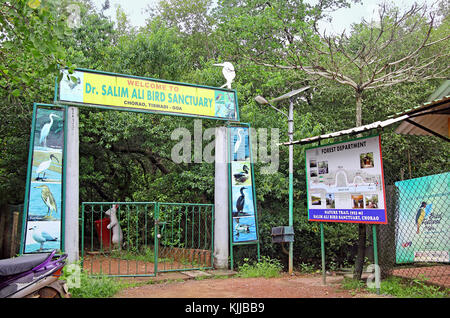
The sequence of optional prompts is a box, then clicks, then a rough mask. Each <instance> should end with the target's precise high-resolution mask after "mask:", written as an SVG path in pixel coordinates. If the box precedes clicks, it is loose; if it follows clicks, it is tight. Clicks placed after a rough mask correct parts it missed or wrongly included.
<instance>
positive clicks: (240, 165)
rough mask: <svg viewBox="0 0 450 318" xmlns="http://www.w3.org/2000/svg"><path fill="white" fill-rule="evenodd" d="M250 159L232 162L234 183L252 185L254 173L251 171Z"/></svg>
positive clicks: (234, 184)
mask: <svg viewBox="0 0 450 318" xmlns="http://www.w3.org/2000/svg"><path fill="white" fill-rule="evenodd" d="M250 168H251V165H250V161H235V162H232V163H231V171H232V185H233V186H251V185H252V173H251V171H250Z"/></svg>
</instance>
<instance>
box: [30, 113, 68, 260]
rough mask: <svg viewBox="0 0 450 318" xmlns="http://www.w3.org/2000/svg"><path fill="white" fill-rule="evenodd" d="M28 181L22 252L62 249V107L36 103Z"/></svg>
mask: <svg viewBox="0 0 450 318" xmlns="http://www.w3.org/2000/svg"><path fill="white" fill-rule="evenodd" d="M32 132H34V143H33V144H32V147H31V148H30V152H31V154H32V159H31V167H30V168H31V170H29V171H28V173H29V174H31V175H30V176H29V177H30V183H29V185H28V187H27V191H28V192H27V194H26V195H27V210H26V213H27V215H26V222H24V227H25V229H24V233H25V236H24V242H23V244H24V253H35V252H37V253H40V252H46V251H51V250H54V249H58V250H60V249H61V225H62V223H61V220H62V214H63V197H62V196H63V187H62V180H63V150H64V149H63V148H64V109H63V108H60V107H47V106H43V107H37V108H36V117H35V121H34V126H33V127H32Z"/></svg>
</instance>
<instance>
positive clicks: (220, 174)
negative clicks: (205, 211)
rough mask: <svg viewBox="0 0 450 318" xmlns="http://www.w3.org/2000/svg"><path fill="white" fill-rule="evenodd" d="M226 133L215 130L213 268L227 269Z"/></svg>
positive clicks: (222, 130)
mask: <svg viewBox="0 0 450 318" xmlns="http://www.w3.org/2000/svg"><path fill="white" fill-rule="evenodd" d="M228 220H229V212H228V133H227V127H217V128H216V139H215V179H214V267H216V268H219V269H228V255H229V246H228V245H229V237H228V235H229V228H228Z"/></svg>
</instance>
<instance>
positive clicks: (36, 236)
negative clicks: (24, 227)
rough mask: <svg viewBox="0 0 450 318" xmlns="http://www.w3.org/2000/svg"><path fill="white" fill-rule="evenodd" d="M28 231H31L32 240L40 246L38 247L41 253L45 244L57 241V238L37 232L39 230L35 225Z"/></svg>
mask: <svg viewBox="0 0 450 318" xmlns="http://www.w3.org/2000/svg"><path fill="white" fill-rule="evenodd" d="M29 230H30V231H33V234H32V238H33V240H35V241H36V242H38V243H39V244H41V246H40V247H39V250H40V251H41V250H42V249H43V248H44V243H45V242H55V241H57V240H58V238H56V237H54V236H52V235H50V234H48V233H47V232H44V231H41V230H39V228H38V227H37V226H36V225H35V226H33V227H32V228H30V229H29Z"/></svg>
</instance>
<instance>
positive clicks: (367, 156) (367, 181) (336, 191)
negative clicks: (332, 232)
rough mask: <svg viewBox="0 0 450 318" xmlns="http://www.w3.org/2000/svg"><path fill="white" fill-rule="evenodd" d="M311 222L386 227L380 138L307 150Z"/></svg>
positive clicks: (307, 178)
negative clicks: (365, 224)
mask: <svg viewBox="0 0 450 318" xmlns="http://www.w3.org/2000/svg"><path fill="white" fill-rule="evenodd" d="M306 174H307V175H306V180H307V188H308V219H309V221H321V222H350V223H368V224H386V223H387V218H386V206H385V193H384V177H383V164H382V158H381V141H380V136H375V137H369V138H359V139H355V140H351V141H346V142H340V143H334V144H328V145H324V146H319V147H314V148H309V149H307V150H306Z"/></svg>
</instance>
